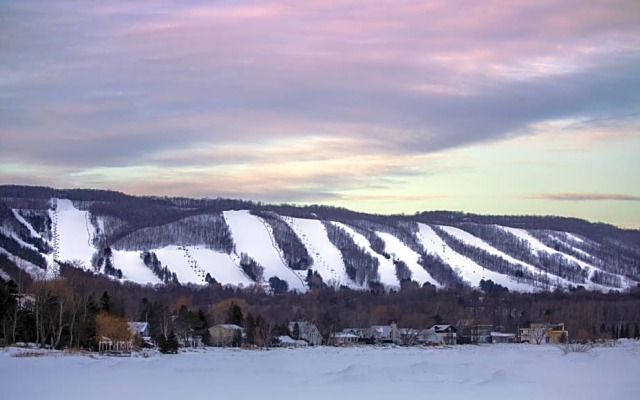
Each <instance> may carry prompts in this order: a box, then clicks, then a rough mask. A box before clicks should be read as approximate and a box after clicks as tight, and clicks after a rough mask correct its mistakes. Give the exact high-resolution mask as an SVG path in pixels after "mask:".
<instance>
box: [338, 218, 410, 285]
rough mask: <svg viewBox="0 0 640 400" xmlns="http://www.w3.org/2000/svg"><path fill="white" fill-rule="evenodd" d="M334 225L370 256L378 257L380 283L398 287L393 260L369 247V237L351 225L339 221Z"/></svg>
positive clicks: (398, 282)
mask: <svg viewBox="0 0 640 400" xmlns="http://www.w3.org/2000/svg"><path fill="white" fill-rule="evenodd" d="M332 223H333V224H335V225H336V226H339V227H340V228H342V229H344V231H345V232H347V233H348V234H349V235H351V237H352V238H353V241H354V242H355V243H356V244H357V245H358V246H360V247H362V248H363V249H364V251H366V252H367V253H368V254H369V255H370V256H372V257H375V258H377V259H378V275H379V276H380V283H382V284H383V285H384V286H385V287H387V288H399V287H400V281H399V280H398V276H397V275H396V267H395V265H393V261H391V260H387V259H386V258H385V257H384V256H382V255H380V254H378V253H376V252H375V251H374V250H373V249H372V248H371V243H370V242H369V239H367V238H366V237H364V235H361V234H360V233H358V232H357V231H356V230H355V229H353V228H352V227H350V226H348V225H345V224H343V223H341V222H332Z"/></svg>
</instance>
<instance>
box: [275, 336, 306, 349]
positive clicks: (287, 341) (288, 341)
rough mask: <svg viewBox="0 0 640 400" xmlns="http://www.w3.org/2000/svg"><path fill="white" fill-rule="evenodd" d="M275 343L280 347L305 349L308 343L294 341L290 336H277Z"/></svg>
mask: <svg viewBox="0 0 640 400" xmlns="http://www.w3.org/2000/svg"><path fill="white" fill-rule="evenodd" d="M276 341H277V343H278V345H279V346H280V347H307V346H309V343H307V342H306V341H304V340H295V339H293V338H292V337H291V336H286V335H284V336H277V337H276Z"/></svg>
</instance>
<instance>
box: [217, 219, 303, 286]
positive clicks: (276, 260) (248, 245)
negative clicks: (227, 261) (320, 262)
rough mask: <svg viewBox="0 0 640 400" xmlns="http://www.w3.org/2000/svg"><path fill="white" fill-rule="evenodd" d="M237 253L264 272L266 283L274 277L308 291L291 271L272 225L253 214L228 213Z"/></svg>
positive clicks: (228, 222)
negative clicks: (278, 244) (254, 262)
mask: <svg viewBox="0 0 640 400" xmlns="http://www.w3.org/2000/svg"><path fill="white" fill-rule="evenodd" d="M223 215H224V219H225V220H226V221H227V225H229V229H230V230H231V236H233V241H234V243H235V245H236V252H237V254H238V255H240V254H241V253H246V254H248V255H249V256H250V257H251V258H253V259H254V260H256V262H257V263H258V264H260V265H261V266H262V267H263V268H264V281H265V282H266V281H268V280H269V278H271V277H272V276H277V277H278V278H280V279H283V280H285V281H287V283H288V284H289V289H290V290H298V291H303V292H304V291H305V290H306V287H305V285H304V281H303V280H302V279H301V278H300V277H299V276H298V275H296V274H295V273H294V272H293V271H292V270H291V269H289V267H287V265H286V263H285V261H284V259H283V256H282V254H280V249H279V248H278V246H277V245H276V243H275V240H274V239H273V234H272V232H271V231H270V229H269V228H270V227H269V225H268V224H267V223H266V222H264V221H263V220H262V219H260V218H258V217H256V216H255V215H252V214H250V213H249V211H225V212H223Z"/></svg>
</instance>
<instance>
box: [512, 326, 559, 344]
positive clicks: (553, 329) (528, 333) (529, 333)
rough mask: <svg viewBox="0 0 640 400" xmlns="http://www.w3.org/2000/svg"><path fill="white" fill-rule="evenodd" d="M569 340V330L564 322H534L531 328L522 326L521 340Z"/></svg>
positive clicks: (525, 341)
mask: <svg viewBox="0 0 640 400" xmlns="http://www.w3.org/2000/svg"><path fill="white" fill-rule="evenodd" d="M568 340H569V331H566V330H565V329H564V323H559V324H548V323H532V324H531V325H530V326H529V328H520V330H519V340H518V341H519V342H521V343H531V344H550V343H553V344H558V343H565V342H567V341H568Z"/></svg>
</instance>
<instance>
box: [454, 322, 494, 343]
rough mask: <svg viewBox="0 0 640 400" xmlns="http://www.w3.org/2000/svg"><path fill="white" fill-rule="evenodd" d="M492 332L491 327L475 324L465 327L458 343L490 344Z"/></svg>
mask: <svg viewBox="0 0 640 400" xmlns="http://www.w3.org/2000/svg"><path fill="white" fill-rule="evenodd" d="M493 331H494V329H493V325H483V324H476V325H470V326H467V327H465V328H463V329H462V337H461V338H460V340H459V343H465V344H482V343H491V332H493Z"/></svg>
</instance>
